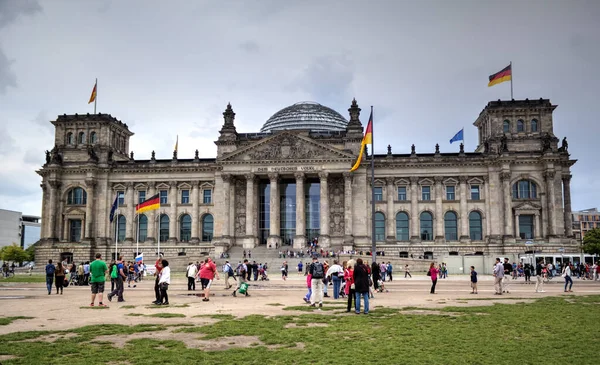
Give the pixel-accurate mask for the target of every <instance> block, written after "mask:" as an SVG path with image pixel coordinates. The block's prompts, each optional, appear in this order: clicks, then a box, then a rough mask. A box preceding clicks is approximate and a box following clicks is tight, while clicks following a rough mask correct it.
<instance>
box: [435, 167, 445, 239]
mask: <svg viewBox="0 0 600 365" xmlns="http://www.w3.org/2000/svg"><path fill="white" fill-rule="evenodd" d="M434 179H435V240H436V241H438V242H439V241H443V240H444V211H443V209H442V195H443V189H442V179H443V178H442V177H441V176H435V177H434Z"/></svg>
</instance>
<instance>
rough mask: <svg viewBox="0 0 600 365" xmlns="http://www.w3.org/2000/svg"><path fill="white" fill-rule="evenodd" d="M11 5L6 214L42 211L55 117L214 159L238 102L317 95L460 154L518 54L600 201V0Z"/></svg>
mask: <svg viewBox="0 0 600 365" xmlns="http://www.w3.org/2000/svg"><path fill="white" fill-rule="evenodd" d="M224 3H225V2H222V1H210V2H209V1H187V0H186V1H183V0H179V1H178V0H173V1H147V0H144V1H142V0H139V1H116V0H113V1H109V0H107V1H102V0H98V1H75V0H72V1H61V0H53V1H41V0H37V1H36V0H0V161H1V169H0V208H3V209H11V210H18V211H22V212H24V213H25V214H39V213H40V210H41V189H40V187H39V183H40V178H39V176H38V175H37V174H36V173H35V170H36V169H39V168H40V167H41V165H42V163H43V162H44V150H46V149H51V148H52V146H53V129H52V125H51V124H50V122H49V121H50V120H52V119H54V118H56V116H57V115H58V114H63V113H67V114H74V113H86V112H89V113H91V112H93V105H88V104H87V101H88V98H89V96H90V92H91V89H92V87H93V84H94V79H95V78H98V80H99V81H98V87H99V91H98V111H99V112H102V113H110V114H112V115H113V116H115V117H117V118H118V119H120V120H122V121H123V122H125V123H127V124H128V125H129V126H130V129H131V130H132V131H133V132H135V136H134V137H133V138H132V140H131V145H130V146H131V149H132V150H133V151H134V152H135V155H136V157H137V158H140V159H142V158H149V157H150V153H151V150H152V149H155V150H156V154H157V158H169V157H170V156H171V151H172V150H173V144H174V141H175V138H176V135H179V155H180V157H181V158H191V157H193V152H194V150H195V149H196V148H197V149H199V150H200V156H201V157H214V156H215V153H216V147H215V145H214V143H213V141H215V140H216V138H217V136H218V130H219V128H220V125H221V124H222V114H221V113H222V112H223V110H224V109H225V106H226V105H227V103H228V102H231V103H232V105H233V108H234V111H235V112H236V113H237V116H236V125H237V130H238V132H257V131H258V130H259V129H260V127H261V126H262V124H263V123H264V122H265V121H266V120H267V119H268V118H269V117H270V116H271V115H272V114H273V113H275V112H276V111H278V110H279V109H281V108H283V107H285V106H288V105H290V104H293V103H295V102H298V101H304V100H312V101H317V102H319V103H321V104H323V105H327V106H329V107H331V108H333V109H335V110H337V111H339V112H340V113H342V115H344V116H347V109H348V107H349V104H350V101H351V100H352V98H353V97H356V99H357V100H358V102H359V105H360V106H361V107H362V108H363V111H364V112H363V116H362V120H363V122H364V121H365V120H366V119H367V118H368V116H366V115H364V114H365V113H366V111H367V109H368V107H369V105H374V107H375V118H376V124H375V133H376V134H375V136H376V137H375V138H376V152H379V153H384V152H385V151H386V149H385V147H386V146H387V145H388V144H391V145H392V147H393V152H395V153H408V152H409V151H410V145H411V144H412V143H415V144H416V146H417V152H419V151H421V152H433V150H434V146H435V144H436V143H440V145H441V150H442V152H451V151H456V150H457V149H458V146H457V145H456V144H454V145H450V144H449V143H448V140H449V139H450V138H451V137H452V136H453V135H454V133H456V132H457V131H458V130H459V129H460V128H462V127H463V126H464V127H465V137H466V148H467V150H472V149H474V148H475V146H476V144H477V137H476V132H477V131H476V129H475V127H473V126H472V123H473V121H474V120H475V119H476V118H477V116H478V115H479V112H480V111H481V109H482V108H483V107H484V106H485V105H486V103H487V102H488V101H490V100H496V99H499V98H502V99H508V98H509V97H510V84H509V83H503V84H500V85H498V86H495V87H492V88H488V87H487V77H488V75H490V74H491V73H494V72H496V71H499V70H500V69H502V68H503V67H505V66H506V65H507V64H508V63H509V62H510V61H512V62H513V70H514V76H513V77H514V93H515V98H521V99H524V98H530V99H535V98H540V97H543V98H550V100H551V101H552V102H553V103H554V104H558V105H559V107H558V108H557V109H556V111H555V113H554V115H555V130H554V132H555V134H556V135H557V137H559V138H561V139H562V137H563V136H567V137H568V139H569V149H570V151H571V155H572V158H576V159H578V160H579V162H578V163H577V164H576V165H575V167H574V168H573V183H572V194H573V208H574V209H583V208H589V207H596V206H599V205H600V189H598V188H597V186H598V183H599V182H600V172H599V170H598V168H597V166H598V163H597V160H598V156H599V155H600V153H599V152H600V149H599V147H598V135H599V133H600V127H599V125H600V120H599V118H598V112H594V110H595V109H594V108H595V106H596V103H598V97H599V96H600V93H599V92H598V86H599V85H600V76H599V75H600V72H598V64H599V60H600V21H599V19H600V2H599V1H595V0H590V1H576V0H571V1H562V0H525V1H523V0H517V1H491V0H486V1H481V0H473V1H469V0H461V1H429V0H423V1H408V0H406V1H405V0H395V1H394V0H388V1H386V0H379V1H369V2H367V1H358V0H356V1H355V0H339V1H333V0H331V1H281V0H256V1H229V2H227V5H225V4H224Z"/></svg>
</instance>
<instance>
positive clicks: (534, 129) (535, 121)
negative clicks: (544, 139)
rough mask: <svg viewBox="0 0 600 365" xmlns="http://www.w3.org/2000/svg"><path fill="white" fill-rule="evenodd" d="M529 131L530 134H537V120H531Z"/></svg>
mask: <svg viewBox="0 0 600 365" xmlns="http://www.w3.org/2000/svg"><path fill="white" fill-rule="evenodd" d="M531 131H532V132H537V131H538V121H537V119H532V120H531Z"/></svg>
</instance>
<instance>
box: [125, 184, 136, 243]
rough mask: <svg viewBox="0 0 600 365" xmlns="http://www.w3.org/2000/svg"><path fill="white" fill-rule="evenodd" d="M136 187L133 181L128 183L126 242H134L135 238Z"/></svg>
mask: <svg viewBox="0 0 600 365" xmlns="http://www.w3.org/2000/svg"><path fill="white" fill-rule="evenodd" d="M135 198H136V197H135V189H134V187H133V183H131V182H130V183H127V212H126V214H125V217H127V218H126V225H125V242H127V243H132V242H133V241H134V240H133V237H134V236H133V228H134V227H135V226H136V225H135V203H136V201H135Z"/></svg>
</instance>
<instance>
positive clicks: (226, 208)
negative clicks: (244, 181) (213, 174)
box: [221, 174, 231, 239]
mask: <svg viewBox="0 0 600 365" xmlns="http://www.w3.org/2000/svg"><path fill="white" fill-rule="evenodd" d="M221 179H222V180H223V206H222V207H221V211H222V212H223V215H222V217H221V219H222V220H223V226H222V227H223V228H222V232H223V234H222V235H223V237H224V238H227V239H228V238H229V221H230V217H229V214H230V200H231V197H230V194H231V175H229V174H223V175H221Z"/></svg>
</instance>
